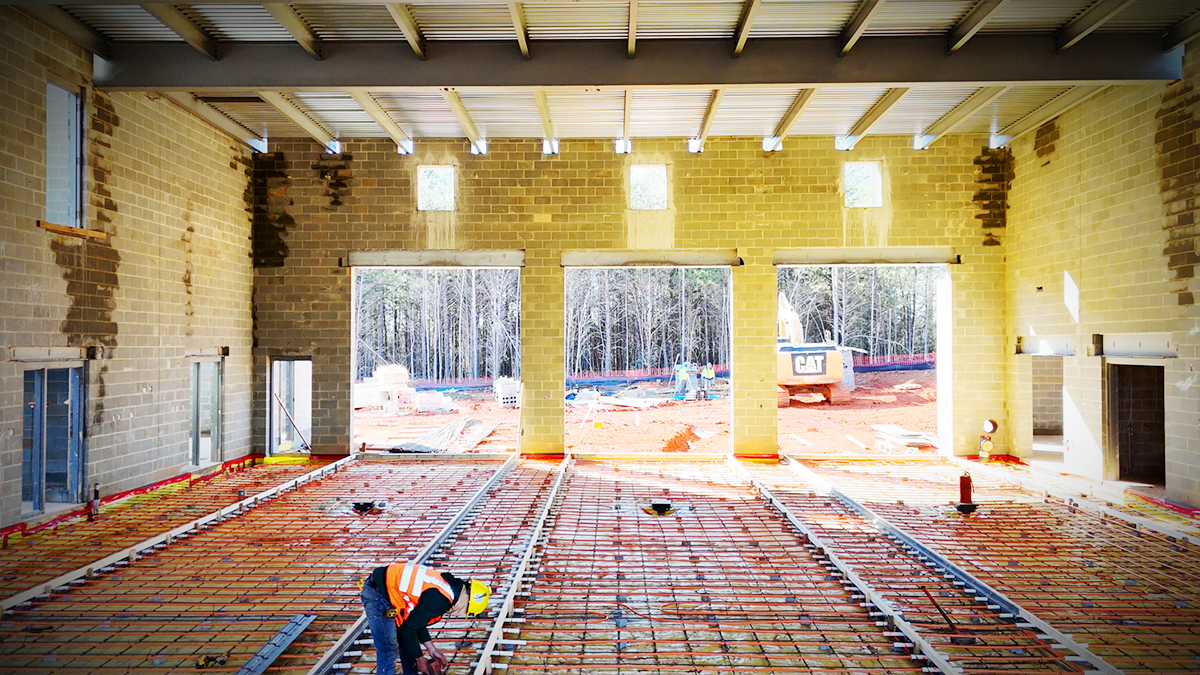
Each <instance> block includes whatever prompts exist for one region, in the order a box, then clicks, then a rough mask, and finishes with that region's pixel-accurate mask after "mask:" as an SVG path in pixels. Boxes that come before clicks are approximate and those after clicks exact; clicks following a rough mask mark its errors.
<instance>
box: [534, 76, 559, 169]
mask: <svg viewBox="0 0 1200 675" xmlns="http://www.w3.org/2000/svg"><path fill="white" fill-rule="evenodd" d="M533 98H534V100H535V101H537V107H538V115H540V116H541V118H542V141H543V145H545V146H547V147H544V148H542V152H543V153H545V154H547V155H557V154H558V134H556V133H555V132H554V121H553V120H552V119H551V118H550V102H549V101H547V100H546V92H544V91H541V90H540V89H539V90H537V91H535V92H533ZM547 150H549V151H551V152H546V151H547Z"/></svg>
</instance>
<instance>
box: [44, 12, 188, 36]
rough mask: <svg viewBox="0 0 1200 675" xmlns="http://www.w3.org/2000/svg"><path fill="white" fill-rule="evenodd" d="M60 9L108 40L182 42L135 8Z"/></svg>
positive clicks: (156, 20)
mask: <svg viewBox="0 0 1200 675" xmlns="http://www.w3.org/2000/svg"><path fill="white" fill-rule="evenodd" d="M62 8H63V9H64V10H66V11H67V13H68V14H70V15H71V16H73V17H75V18H76V19H79V20H80V21H82V22H84V23H85V24H87V25H88V26H91V27H92V28H93V29H94V30H96V32H98V33H101V34H103V35H104V36H105V37H107V38H108V39H110V40H115V41H122V40H131V41H147V42H183V38H181V37H179V36H178V35H176V34H175V32H174V31H172V30H171V29H170V28H167V27H166V26H164V25H162V23H161V22H159V20H158V19H156V18H154V17H152V16H150V15H149V14H147V13H146V10H144V9H142V8H141V7H138V6H137V5H62Z"/></svg>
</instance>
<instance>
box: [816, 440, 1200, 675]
mask: <svg viewBox="0 0 1200 675" xmlns="http://www.w3.org/2000/svg"><path fill="white" fill-rule="evenodd" d="M804 464H805V465H806V466H808V467H809V468H810V469H812V470H813V471H815V472H816V473H817V474H818V475H820V476H821V477H822V478H824V479H826V480H829V481H830V482H832V483H833V484H835V485H836V486H837V487H838V488H839V489H841V490H843V491H844V492H846V493H847V494H849V495H850V496H852V497H854V498H855V499H857V500H859V501H861V502H863V503H864V504H866V505H867V506H868V507H869V508H871V509H872V510H874V511H875V512H876V513H878V514H879V515H880V516H883V517H884V518H886V519H887V520H888V521H890V522H891V523H893V524H894V525H896V526H897V527H900V528H902V529H903V530H905V531H906V532H908V533H909V534H910V535H912V536H914V537H917V538H918V539H920V540H921V541H922V542H924V543H925V544H926V545H927V546H929V547H930V548H931V549H932V550H934V551H936V552H938V553H940V554H941V555H943V556H945V557H946V558H947V559H949V560H950V561H951V562H953V563H955V564H957V565H959V566H961V567H962V568H963V569H965V570H966V571H968V572H969V573H971V574H973V575H975V576H976V577H978V578H979V579H981V580H983V581H984V582H986V583H988V584H991V585H992V586H994V587H995V588H996V589H997V590H999V591H1001V592H1002V593H1004V594H1006V595H1007V596H1008V597H1010V598H1012V599H1013V600H1014V601H1016V602H1018V603H1020V604H1021V605H1023V606H1024V607H1025V608H1026V609H1028V610H1029V611H1031V612H1033V613H1034V614H1036V615H1037V616H1039V617H1041V618H1042V619H1044V620H1046V621H1048V622H1049V623H1050V624H1052V625H1053V626H1054V627H1055V628H1058V629H1059V630H1061V631H1063V632H1064V633H1067V634H1070V635H1073V636H1075V638H1076V639H1078V640H1080V641H1082V642H1085V643H1088V645H1089V647H1090V649H1091V651H1092V652H1094V653H1095V654H1098V655H1099V656H1101V657H1103V658H1104V659H1105V660H1106V661H1108V662H1109V663H1111V664H1112V665H1113V666H1116V667H1118V668H1121V669H1122V670H1124V671H1125V672H1126V673H1130V674H1133V673H1145V674H1147V675H1150V674H1154V675H1158V674H1162V673H1173V672H1196V671H1197V670H1200V549H1198V548H1197V547H1195V546H1190V545H1187V544H1185V543H1183V542H1180V541H1172V540H1171V539H1170V538H1168V537H1165V536H1163V535H1160V534H1157V533H1154V532H1150V531H1146V530H1142V531H1138V530H1136V529H1134V528H1132V527H1130V526H1129V525H1128V524H1127V523H1124V522H1122V521H1117V520H1114V519H1109V518H1103V517H1101V516H1100V515H1098V514H1095V513H1091V512H1088V511H1087V510H1085V509H1082V508H1076V507H1073V506H1070V505H1068V504H1063V503H1061V502H1056V501H1052V500H1044V499H1043V498H1042V497H1040V496H1039V495H1036V494H1033V493H1031V492H1029V491H1026V490H1022V489H1019V488H1014V487H1012V486H1007V487H1005V486H1000V485H999V484H998V483H996V482H995V481H985V482H983V484H982V485H981V484H980V483H976V485H975V501H976V502H978V503H980V504H981V507H980V511H979V512H977V513H976V514H974V515H971V516H962V515H959V514H958V513H957V512H956V511H955V510H954V508H953V506H951V505H949V503H948V502H950V501H952V500H954V499H956V498H957V492H958V489H957V486H958V475H959V474H960V472H961V471H960V470H959V469H958V468H957V467H953V466H949V465H940V464H934V465H923V466H919V467H918V466H912V465H905V464H902V463H889V462H886V461H881V462H877V463H873V464H871V465H870V466H867V465H864V464H861V463H855V464H854V465H853V466H850V465H847V464H845V463H840V462H821V461H807V460H806V461H805V462H804ZM898 499H899V500H901V502H902V503H898V502H897V500H898Z"/></svg>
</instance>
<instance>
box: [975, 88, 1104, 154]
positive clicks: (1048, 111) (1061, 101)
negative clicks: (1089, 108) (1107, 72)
mask: <svg viewBox="0 0 1200 675" xmlns="http://www.w3.org/2000/svg"><path fill="white" fill-rule="evenodd" d="M1104 89H1106V87H1105V86H1104V85H1100V84H1097V85H1079V86H1075V87H1071V88H1070V89H1068V90H1067V91H1066V92H1064V93H1062V94H1060V95H1059V96H1058V98H1055V99H1054V100H1053V101H1050V102H1049V103H1047V104H1045V105H1043V106H1042V107H1040V108H1038V109H1037V110H1034V111H1033V112H1031V113H1029V114H1028V115H1026V116H1025V117H1022V118H1021V119H1019V120H1017V121H1016V122H1013V123H1012V124H1010V125H1008V126H1007V127H1005V128H1003V129H1001V130H1000V133H998V134H996V137H995V138H993V139H992V147H1000V146H1002V145H1007V144H1009V143H1011V142H1012V141H1013V140H1015V139H1017V138H1020V137H1021V136H1024V135H1025V134H1027V133H1029V132H1031V131H1033V130H1034V129H1037V128H1038V127H1040V126H1042V125H1043V124H1045V123H1046V122H1049V121H1050V120H1052V119H1054V118H1055V117H1058V116H1059V115H1061V114H1063V113H1065V112H1066V111H1068V110H1070V109H1071V108H1074V107H1075V106H1077V105H1079V104H1080V103H1083V102H1084V101H1086V100H1088V99H1089V98H1091V97H1093V96H1095V95H1096V94H1099V93H1100V92H1101V91H1104Z"/></svg>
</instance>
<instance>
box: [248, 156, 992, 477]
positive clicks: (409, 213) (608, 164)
mask: <svg viewBox="0 0 1200 675" xmlns="http://www.w3.org/2000/svg"><path fill="white" fill-rule="evenodd" d="M342 143H343V147H344V151H345V153H346V154H345V155H342V156H340V157H339V156H336V155H335V156H331V155H326V154H325V153H324V148H322V147H321V146H320V145H318V144H316V143H315V142H313V141H311V140H309V139H278V138H275V139H272V150H273V154H271V155H264V156H261V157H259V158H258V160H257V161H258V162H261V163H262V164H259V165H258V166H259V168H260V169H264V171H259V172H258V173H257V174H256V175H264V176H265V175H266V171H265V168H266V167H267V166H269V167H270V169H269V171H270V172H271V175H272V176H274V177H275V178H276V179H278V181H279V182H277V183H272V184H271V185H270V186H269V187H267V188H266V189H263V188H262V187H261V186H260V187H256V188H255V193H256V194H257V195H259V197H258V198H260V199H261V198H267V197H264V195H267V194H269V195H270V197H269V199H270V200H271V201H270V203H269V204H261V203H257V202H256V203H255V204H254V205H252V208H253V209H255V213H256V214H262V216H268V217H269V218H268V220H269V219H270V218H276V217H282V215H283V211H286V215H287V217H288V219H289V220H290V223H289V224H288V225H287V226H286V227H279V226H278V224H277V222H275V221H272V222H269V223H268V225H269V226H270V227H271V228H273V229H272V230H271V231H270V233H271V236H272V237H274V236H275V235H276V234H277V235H278V236H279V238H280V239H282V241H281V242H275V241H274V240H273V239H272V240H271V241H272V242H273V243H272V246H275V247H276V248H274V249H272V250H271V251H284V250H286V257H284V258H282V265H281V266H276V265H275V263H278V262H280V258H279V256H274V257H272V253H271V251H261V253H262V254H261V255H259V251H256V256H258V257H257V259H259V260H260V261H267V260H271V261H273V262H272V263H271V264H261V263H260V264H259V265H258V266H257V267H256V268H255V275H256V283H255V310H254V311H255V326H256V329H255V339H256V348H255V352H254V353H255V372H262V373H265V372H266V368H267V365H268V360H269V359H270V357H271V356H273V355H290V356H311V357H312V360H313V438H312V439H311V440H312V442H313V447H314V451H315V452H318V453H345V452H348V451H349V449H350V448H349V435H348V430H349V427H350V377H349V375H348V374H349V373H350V372H351V366H350V360H351V354H352V345H351V344H350V339H351V325H350V324H351V307H350V297H351V293H350V284H351V275H350V274H349V270H348V268H343V267H339V266H338V265H339V263H338V260H339V258H343V257H344V256H345V255H346V252H347V251H358V250H420V249H425V248H427V242H428V241H429V232H428V226H427V223H426V222H425V221H423V220H421V218H420V216H419V213H418V211H417V209H416V205H415V203H414V200H415V189H414V185H413V176H415V175H416V170H415V167H416V166H418V165H424V164H441V165H453V166H455V167H456V176H457V187H456V201H457V205H456V209H455V211H454V218H453V223H452V228H453V231H452V232H449V233H446V236H445V237H444V238H443V239H444V240H445V241H452V242H454V246H456V247H457V248H460V249H464V250H489V249H491V250H517V249H519V250H524V251H525V267H524V268H523V269H522V271H521V309H522V313H523V316H522V321H521V327H522V342H521V348H522V350H523V353H522V369H523V372H522V376H523V379H524V383H525V395H524V401H523V407H522V411H521V414H522V429H523V431H522V436H521V443H522V448H523V449H524V450H525V451H527V452H537V453H546V454H554V453H559V452H562V451H563V450H564V436H563V426H562V420H563V407H564V403H563V392H564V370H563V339H564V327H563V324H564V316H563V305H562V303H563V298H564V293H563V284H564V275H563V272H562V267H561V253H562V251H564V250H583V251H589V250H598V251H603V250H613V249H626V248H628V247H629V238H628V230H627V223H626V219H625V212H626V209H627V206H628V202H627V197H626V187H625V184H626V171H627V169H628V165H630V164H639V163H657V164H669V165H670V166H671V167H672V169H671V175H672V176H673V178H672V180H671V181H670V190H671V195H670V200H669V203H670V204H672V205H673V207H674V209H675V215H674V227H673V232H672V233H671V240H670V242H664V243H672V244H673V246H674V247H677V248H686V249H720V248H735V249H738V250H739V255H740V256H742V258H743V260H744V261H745V262H746V263H747V267H746V269H744V270H743V271H742V272H735V274H736V275H738V280H737V281H735V284H734V291H733V302H734V307H733V315H734V331H735V337H734V341H735V348H734V350H733V351H734V360H735V363H734V370H735V372H736V373H740V374H738V375H735V377H739V378H743V379H739V380H738V382H739V383H741V384H740V385H737V387H738V389H737V390H738V392H739V394H738V395H737V396H738V399H737V401H735V412H734V415H735V420H734V426H735V450H736V451H739V452H745V453H746V454H758V453H761V452H774V450H775V447H776V433H775V419H776V399H775V387H774V385H773V384H772V383H773V382H774V380H775V363H776V362H775V357H774V349H775V334H774V330H775V317H774V308H775V307H776V304H777V295H776V280H775V279H776V277H775V272H774V267H773V265H772V251H773V250H775V249H777V248H789V249H795V248H804V247H815V246H843V245H844V244H845V241H846V223H845V221H844V219H843V205H842V196H841V195H840V194H839V193H838V185H839V181H840V176H841V171H842V165H843V164H844V163H845V161H847V160H881V161H883V162H884V164H885V165H886V166H887V167H888V168H887V170H888V172H889V175H890V179H889V185H890V188H891V204H892V211H893V213H892V223H891V227H890V228H889V232H888V234H887V236H886V239H887V240H886V242H884V243H885V244H886V245H888V246H932V245H944V246H952V247H954V248H955V250H956V251H957V252H958V253H960V254H961V255H962V258H963V261H964V262H963V264H960V265H953V266H951V269H950V274H951V277H952V279H953V285H954V291H955V293H956V297H955V300H954V302H955V308H956V311H955V324H954V331H955V344H956V345H958V344H961V345H964V347H963V348H962V349H958V348H956V350H955V372H954V378H955V382H956V383H957V385H956V386H959V387H962V388H963V391H966V392H968V393H969V395H965V396H963V397H960V398H959V400H957V401H955V408H954V416H955V419H956V420H957V421H956V422H955V424H954V446H955V450H956V451H958V452H960V453H961V454H967V453H968V452H971V451H972V448H973V447H974V444H975V443H977V442H978V432H977V431H976V429H977V428H978V420H980V419H984V418H989V417H994V416H995V415H996V414H997V410H996V408H997V406H996V404H995V403H994V402H995V401H1001V400H1002V399H1003V388H1004V380H1003V375H1002V372H1003V364H1004V358H1005V357H1004V334H1003V324H1002V322H997V321H996V319H995V317H997V316H999V315H1000V313H1001V312H1002V310H1003V304H1004V276H1003V275H1004V266H1003V260H1002V256H1003V254H1002V252H1001V249H1000V248H997V247H989V246H984V245H983V244H982V243H981V241H980V237H979V229H978V228H979V225H978V221H977V220H976V218H975V215H976V212H977V210H976V205H975V204H974V202H973V201H972V198H973V196H974V195H975V193H976V192H977V190H978V187H977V183H976V174H977V171H978V166H977V165H976V164H975V162H974V160H975V158H976V157H977V156H978V155H979V148H980V147H981V146H982V145H984V144H985V143H986V139H985V138H984V137H983V136H947V137H946V138H944V139H941V140H940V141H939V142H938V143H937V144H935V145H934V146H932V147H931V148H930V149H929V150H926V151H922V152H919V153H918V152H914V151H913V149H912V139H911V138H905V137H900V136H868V137H866V138H863V139H862V141H860V142H859V143H858V145H857V146H856V147H855V150H853V151H851V152H849V153H846V152H839V151H837V150H835V149H834V147H833V145H832V144H831V143H829V142H828V139H821V138H803V137H797V138H795V139H789V144H791V145H789V149H788V150H787V151H784V152H778V153H763V152H762V139H758V138H710V139H709V140H708V142H707V144H706V151H705V152H704V153H702V154H691V153H688V152H687V151H686V148H685V147H684V146H683V145H682V144H680V143H677V142H675V141H673V140H670V139H663V140H649V139H647V140H639V141H638V143H637V144H636V147H635V150H634V153H633V154H632V156H629V157H627V156H625V155H617V154H614V153H613V151H612V141H611V140H610V139H572V140H570V141H569V142H566V141H564V142H563V144H562V147H561V153H560V154H559V155H557V156H554V157H547V156H545V155H543V154H542V153H541V145H540V141H537V140H536V139H501V138H493V139H489V143H488V154H487V155H472V154H470V150H469V147H468V145H467V144H466V143H464V142H461V141H459V140H454V139H424V140H422V141H421V142H420V143H419V144H418V146H417V153H416V154H415V155H408V156H406V155H398V154H397V153H396V151H395V150H396V149H395V144H394V143H390V142H388V141H384V140H381V139H378V140H377V139H342ZM747 181H750V183H748V182H747ZM281 209H282V210H281ZM272 210H273V211H272ZM262 216H256V217H262ZM448 222H449V221H448ZM256 236H257V235H256ZM261 241H265V240H261ZM256 246H258V244H256ZM284 246H285V247H286V249H285V248H283V247H284ZM739 316H741V317H743V319H742V320H741V323H740V324H739V323H738V322H739V318H738V317H739ZM960 340H961V342H959V341H960ZM262 386H263V390H264V391H265V383H263V385H262ZM260 399H265V397H256V399H255V404H254V405H255V432H254V434H253V436H254V438H255V439H259V438H265V436H266V433H265V425H266V409H265V406H264V405H263V403H262V402H260ZM739 429H740V430H741V433H740V434H739V433H737V432H736V430H739ZM739 438H740V442H741V443H742V445H741V446H738V445H737V444H738V443H739ZM998 441H999V442H1001V443H1003V439H1002V438H1001V439H998ZM258 442H259V441H258V440H256V441H255V443H258Z"/></svg>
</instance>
